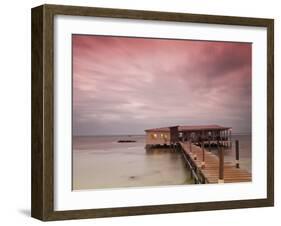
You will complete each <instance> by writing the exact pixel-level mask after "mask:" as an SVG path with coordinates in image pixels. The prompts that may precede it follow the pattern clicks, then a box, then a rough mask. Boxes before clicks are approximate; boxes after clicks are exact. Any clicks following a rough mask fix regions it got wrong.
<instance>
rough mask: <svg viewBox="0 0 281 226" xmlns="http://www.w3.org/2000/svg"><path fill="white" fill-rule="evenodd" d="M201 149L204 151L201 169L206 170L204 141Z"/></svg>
mask: <svg viewBox="0 0 281 226" xmlns="http://www.w3.org/2000/svg"><path fill="white" fill-rule="evenodd" d="M201 149H202V162H201V168H202V169H204V168H205V148H204V141H202V142H201Z"/></svg>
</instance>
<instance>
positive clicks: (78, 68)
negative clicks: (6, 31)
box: [32, 5, 274, 221]
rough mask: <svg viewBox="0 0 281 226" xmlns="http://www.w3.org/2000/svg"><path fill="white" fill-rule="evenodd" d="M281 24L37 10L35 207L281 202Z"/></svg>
mask: <svg viewBox="0 0 281 226" xmlns="http://www.w3.org/2000/svg"><path fill="white" fill-rule="evenodd" d="M273 32H274V21H273V19H261V18H244V17H229V16H213V15H196V14H183V13H168V12H152V11H136V10H123V9H107V8H90V7H76V6H59V5H42V6H39V7H36V8H33V9H32V216H33V217H35V218H38V219H41V220H44V221H47V220H63V219H80V218H96V217H113V216H126V215H140V214H159V213H172V212H186V211H202V210H219V209H233V208H249V207H264V206H273V204H274V172H273V169H274V152H273V150H274V75H273V74H274V68H273V62H274V40H273Z"/></svg>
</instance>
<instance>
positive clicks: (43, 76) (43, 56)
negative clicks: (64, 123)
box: [31, 5, 274, 221]
mask: <svg viewBox="0 0 281 226" xmlns="http://www.w3.org/2000/svg"><path fill="white" fill-rule="evenodd" d="M55 15H71V16H87V17H106V18H125V19H140V20H155V21H167V22H168V21H170V22H172V21H174V22H182V23H184V22H189V23H205V24H217V25H240V26H255V27H264V28H266V29H267V159H266V161H267V198H264V199H248V200H236V201H216V202H200V203H178V204H168V205H153V206H135V207H121V208H119V207H118V208H116V207H114V208H99V209H77V210H68V211H55V210H54V152H53V151H54V150H53V149H54V148H53V147H54V140H53V133H54V110H55V109H54V102H53V100H54V77H53V76H54V16H55ZM31 51H32V191H31V192H32V201H31V215H32V217H34V218H37V219H40V220H43V221H50V220H66V219H82V218H98V217H114V216H128V215H142V214H162V213H175V212H187V211H203V210H204V211H206V210H220V209H235V208H250V207H265V206H273V205H274V21H273V19H261V18H245V17H230V16H213V15H199V14H198V15H196V14H184V13H168V12H153V11H137V10H125V9H109V8H91V7H77V6H61V5H42V6H39V7H36V8H33V9H32V50H31Z"/></svg>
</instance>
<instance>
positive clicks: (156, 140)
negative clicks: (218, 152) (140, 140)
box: [145, 125, 232, 147]
mask: <svg viewBox="0 0 281 226" xmlns="http://www.w3.org/2000/svg"><path fill="white" fill-rule="evenodd" d="M231 131H232V129H231V127H225V126H220V125H200V126H171V127H161V128H153V129H147V130H145V132H146V146H147V147H153V146H156V145H157V146H158V145H173V144H176V143H177V142H179V141H183V142H184V141H191V142H193V143H198V142H209V144H212V143H215V142H217V141H218V140H219V141H221V142H222V143H223V144H224V145H227V146H228V145H231Z"/></svg>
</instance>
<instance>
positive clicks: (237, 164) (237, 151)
mask: <svg viewBox="0 0 281 226" xmlns="http://www.w3.org/2000/svg"><path fill="white" fill-rule="evenodd" d="M235 160H236V168H239V167H240V166H239V140H235Z"/></svg>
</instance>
